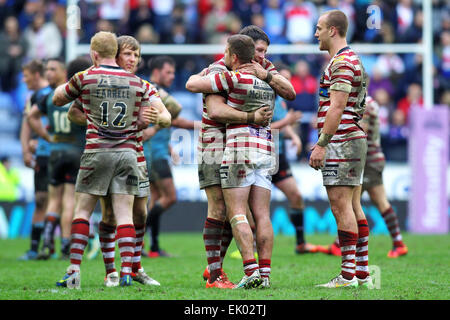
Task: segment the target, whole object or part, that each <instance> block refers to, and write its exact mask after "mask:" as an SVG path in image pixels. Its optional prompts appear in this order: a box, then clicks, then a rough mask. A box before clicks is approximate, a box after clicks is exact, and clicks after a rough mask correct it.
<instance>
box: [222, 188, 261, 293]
mask: <svg viewBox="0 0 450 320" xmlns="http://www.w3.org/2000/svg"><path fill="white" fill-rule="evenodd" d="M250 189H251V186H248V187H240V188H226V189H223V195H224V200H225V205H226V210H227V216H228V220H229V221H230V224H231V227H232V231H233V237H234V239H235V240H236V242H237V244H238V246H239V248H240V250H241V256H242V262H243V267H244V277H243V278H242V280H241V281H240V282H239V283H238V284H237V286H236V287H237V288H240V287H246V288H247V287H248V288H252V287H256V286H259V285H260V284H261V278H260V275H259V266H258V264H257V262H256V259H255V257H254V255H253V233H252V229H251V228H250V225H249V223H248V221H247V216H246V211H247V206H248V199H249V194H250Z"/></svg>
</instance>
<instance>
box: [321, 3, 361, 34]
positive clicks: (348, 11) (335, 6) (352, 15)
mask: <svg viewBox="0 0 450 320" xmlns="http://www.w3.org/2000/svg"><path fill="white" fill-rule="evenodd" d="M353 2H354V0H327V1H326V4H324V5H322V6H321V7H320V14H322V13H323V12H326V11H330V10H341V11H342V12H344V13H345V15H346V16H347V19H348V29H347V41H348V42H351V41H352V39H353V35H354V33H355V26H356V12H355V8H354V7H353Z"/></svg>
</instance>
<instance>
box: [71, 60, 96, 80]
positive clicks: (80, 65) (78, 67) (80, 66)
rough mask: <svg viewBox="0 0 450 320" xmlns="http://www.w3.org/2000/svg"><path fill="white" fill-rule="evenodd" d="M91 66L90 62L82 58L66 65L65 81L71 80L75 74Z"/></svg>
mask: <svg viewBox="0 0 450 320" xmlns="http://www.w3.org/2000/svg"><path fill="white" fill-rule="evenodd" d="M90 66H92V62H91V61H90V60H89V59H87V58H84V57H78V58H76V59H74V60H72V61H70V62H69V64H68V65H67V79H70V78H72V77H73V76H74V75H75V74H76V73H77V72H80V71H83V70H86V69H87V68H89V67H90Z"/></svg>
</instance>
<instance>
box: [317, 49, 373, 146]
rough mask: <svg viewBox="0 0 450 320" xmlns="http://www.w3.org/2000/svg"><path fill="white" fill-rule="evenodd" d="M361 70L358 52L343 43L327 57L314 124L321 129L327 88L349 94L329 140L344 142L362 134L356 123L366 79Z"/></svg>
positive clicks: (328, 96)
mask: <svg viewBox="0 0 450 320" xmlns="http://www.w3.org/2000/svg"><path fill="white" fill-rule="evenodd" d="M365 77H366V75H365V70H364V67H363V65H362V63H361V60H360V59H359V57H358V55H357V54H356V53H355V52H354V51H353V50H352V49H350V47H345V48H342V49H341V50H339V51H338V52H337V53H336V55H335V56H334V57H333V58H332V59H331V60H330V62H329V64H328V65H327V67H326V68H325V70H324V72H323V74H322V77H321V79H320V88H319V110H318V113H317V127H318V131H319V135H320V134H321V133H322V129H323V125H324V122H325V117H326V115H327V112H328V109H329V107H330V91H331V90H337V91H344V92H347V93H348V94H349V97H348V100H347V105H346V106H345V109H344V112H343V115H342V117H341V122H340V123H339V126H338V128H337V130H336V133H335V134H334V136H333V138H332V139H331V142H332V143H333V142H344V141H347V140H352V139H360V138H365V137H366V134H365V133H364V131H363V130H362V129H361V128H360V127H359V125H358V121H360V120H361V118H362V116H363V114H364V109H365V96H366V82H365V80H364V79H365Z"/></svg>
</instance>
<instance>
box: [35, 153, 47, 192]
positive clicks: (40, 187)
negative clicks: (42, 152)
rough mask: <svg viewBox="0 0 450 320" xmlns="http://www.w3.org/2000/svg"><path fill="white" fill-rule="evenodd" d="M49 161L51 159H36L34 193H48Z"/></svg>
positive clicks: (40, 157)
mask: <svg viewBox="0 0 450 320" xmlns="http://www.w3.org/2000/svg"><path fill="white" fill-rule="evenodd" d="M48 159H49V157H43V156H38V157H36V166H35V167H34V192H38V191H39V192H47V191H48V188H47V187H48Z"/></svg>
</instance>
